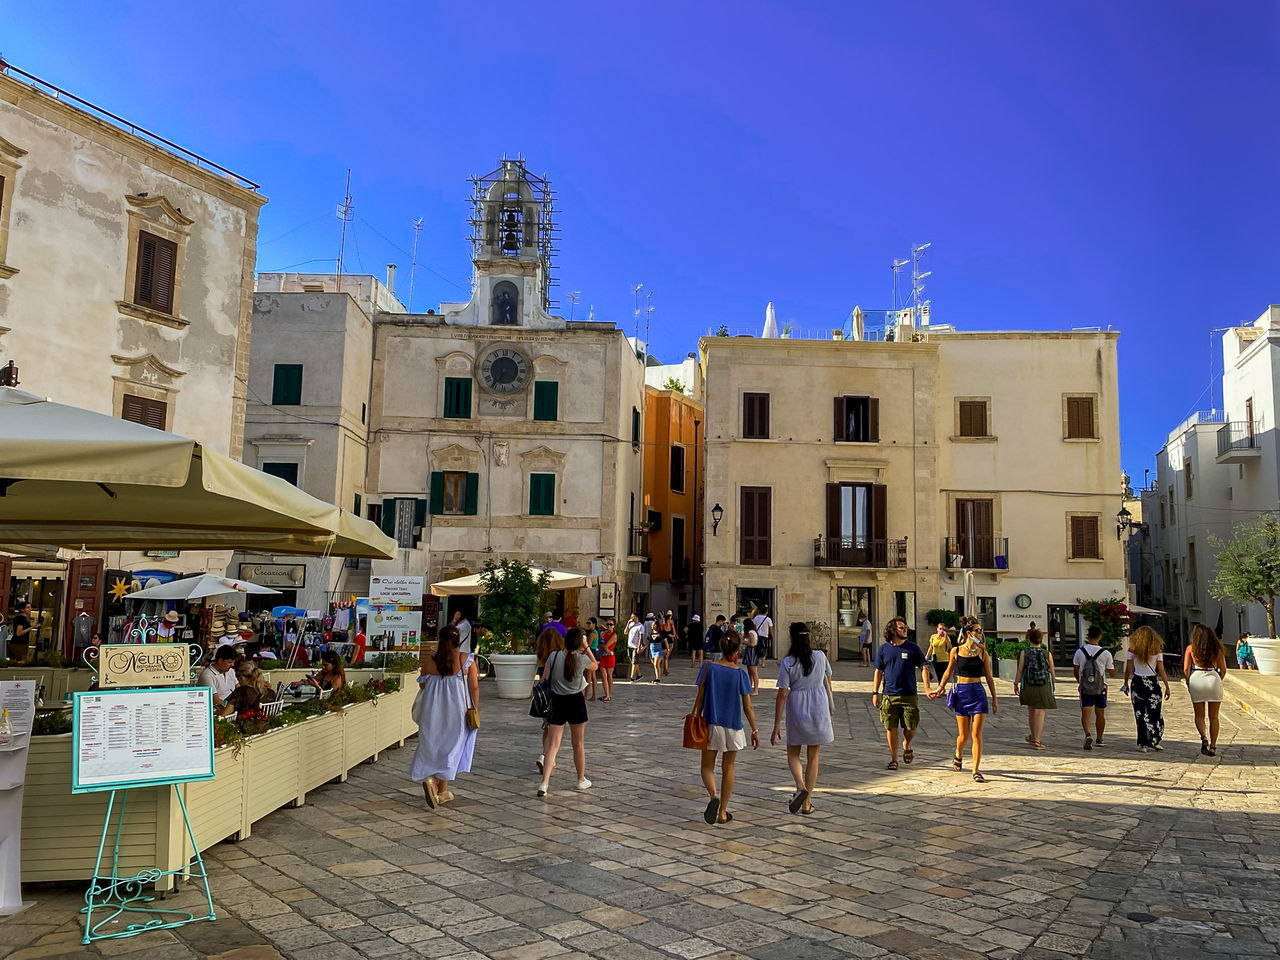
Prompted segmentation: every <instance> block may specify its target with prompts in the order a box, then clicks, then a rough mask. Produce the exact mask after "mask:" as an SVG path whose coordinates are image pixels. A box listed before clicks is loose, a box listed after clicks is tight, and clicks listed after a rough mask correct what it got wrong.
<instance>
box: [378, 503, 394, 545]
mask: <svg viewBox="0 0 1280 960" xmlns="http://www.w3.org/2000/svg"><path fill="white" fill-rule="evenodd" d="M380 522H381V525H382V532H383V533H385V534H386V535H387V536H388V537H394V536H395V535H396V501H395V498H394V497H387V498H386V499H385V500H383V501H382V520H381V521H380Z"/></svg>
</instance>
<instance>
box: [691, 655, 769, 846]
mask: <svg viewBox="0 0 1280 960" xmlns="http://www.w3.org/2000/svg"><path fill="white" fill-rule="evenodd" d="M741 645H742V638H741V637H740V636H738V631H736V630H726V631H725V632H724V636H723V637H722V638H721V639H720V659H719V660H717V661H716V662H715V663H704V664H703V665H702V670H701V671H699V673H698V695H697V697H695V698H694V701H693V710H692V711H691V712H692V713H693V715H694V716H695V717H697V716H701V717H702V718H704V719H705V720H706V721H707V745H706V747H705V748H704V749H703V751H702V771H701V772H702V785H703V786H704V787H706V788H707V796H708V797H709V798H710V799H708V800H707V807H706V809H705V810H704V811H703V812H702V818H703V819H704V820H706V822H707V823H728V822H729V821H730V820H732V819H733V814H732V813H730V812H729V797H730V796H732V795H733V779H734V761H735V760H737V757H738V751H739V750H743V749H745V748H746V746H747V743H748V742H750V744H751V748H752V749H753V750H755V749H758V748H759V746H760V731H759V729H758V728H757V727H756V714H755V711H754V710H753V709H752V708H751V678H750V677H748V676H747V675H746V674H745V673H744V672H743V671H741V670H739V669H738V651H739V649H740V647H741ZM744 720H745V721H746V724H747V725H749V726H750V728H751V739H750V741H748V739H747V733H746V730H744V729H743V721H744ZM716 754H720V756H721V760H720V789H719V791H718V792H717V790H716Z"/></svg>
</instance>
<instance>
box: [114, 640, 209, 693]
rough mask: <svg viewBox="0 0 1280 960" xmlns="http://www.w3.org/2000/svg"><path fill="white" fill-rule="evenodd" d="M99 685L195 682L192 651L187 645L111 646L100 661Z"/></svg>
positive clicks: (141, 685)
mask: <svg viewBox="0 0 1280 960" xmlns="http://www.w3.org/2000/svg"><path fill="white" fill-rule="evenodd" d="M98 664H99V665H98V686H100V687H145V686H171V685H176V684H186V683H190V682H191V649H190V648H189V647H188V646H187V645H186V644H185V643H173V644H163V645H160V644H154V643H121V644H107V645H106V646H104V647H103V648H102V651H101V653H100V655H99V661H98Z"/></svg>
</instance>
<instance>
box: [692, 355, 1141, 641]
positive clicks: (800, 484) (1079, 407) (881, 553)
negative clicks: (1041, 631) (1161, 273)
mask: <svg viewBox="0 0 1280 960" xmlns="http://www.w3.org/2000/svg"><path fill="white" fill-rule="evenodd" d="M1117 336H1118V335H1117V334H1115V333H1111V332H1088V333H956V332H945V333H942V332H936V333H930V334H928V335H927V336H921V337H920V338H918V339H917V341H914V342H912V341H908V342H866V341H848V340H831V341H805V340H785V339H756V338H749V337H733V338H727V337H709V338H705V339H703V340H702V341H701V343H700V358H701V361H702V364H703V367H704V370H705V381H706V462H707V466H706V491H705V497H706V503H707V504H708V508H707V510H706V511H705V512H704V516H705V522H704V531H703V532H704V538H705V544H706V573H705V590H706V608H707V614H708V615H709V616H714V615H716V614H718V613H725V614H727V615H730V614H732V613H734V612H735V611H736V610H738V609H742V608H744V607H749V606H751V605H753V604H767V605H768V606H769V607H770V608H771V610H772V612H773V616H774V619H775V620H776V621H778V622H779V623H782V624H785V623H787V622H789V621H792V620H810V621H817V622H819V623H823V624H827V625H828V626H829V628H830V630H831V641H832V648H833V649H834V650H835V651H836V652H837V653H838V654H839V655H840V656H842V657H846V658H852V657H856V656H858V646H859V645H858V630H857V627H856V621H857V617H858V615H859V614H865V615H867V616H869V617H870V618H871V620H872V622H873V624H874V625H875V629H874V632H875V634H876V635H877V636H878V635H879V633H880V631H881V629H882V626H883V624H884V622H885V621H886V620H888V619H889V618H890V617H891V616H894V615H901V616H904V617H906V619H907V622H908V625H909V626H910V628H911V629H912V630H915V631H916V632H917V634H919V633H920V632H922V631H925V630H926V629H927V625H926V622H925V618H926V613H927V611H928V610H930V609H932V608H934V607H945V608H948V609H959V608H962V607H964V606H965V604H966V581H968V583H969V584H970V589H969V594H970V596H969V597H968V598H967V602H968V604H969V612H971V613H973V615H975V616H978V617H979V618H980V619H982V620H983V621H984V623H985V624H986V626H987V627H988V630H989V632H992V633H994V634H997V635H1011V636H1016V635H1018V634H1021V633H1024V632H1025V630H1026V629H1027V626H1028V624H1029V623H1030V622H1031V621H1035V622H1037V623H1038V624H1039V625H1040V626H1041V627H1045V626H1052V625H1056V626H1057V627H1058V632H1059V634H1060V636H1059V643H1060V644H1061V645H1062V646H1065V647H1069V646H1073V645H1074V643H1075V640H1076V638H1075V635H1074V631H1075V618H1074V616H1073V615H1072V614H1071V612H1070V608H1071V607H1072V606H1073V605H1074V604H1075V603H1076V602H1077V600H1078V599H1080V598H1120V597H1123V596H1124V579H1123V555H1122V553H1121V549H1120V544H1119V541H1118V540H1117V539H1116V538H1114V537H1111V536H1109V535H1108V534H1109V531H1110V525H1111V523H1113V522H1114V519H1113V518H1114V516H1115V514H1116V511H1117V510H1118V509H1119V506H1120V488H1119V479H1118V478H1119V476H1120V463H1119V407H1118V396H1117V390H1116V351H1115V344H1116V338H1117ZM717 505H718V506H719V507H720V508H721V510H722V511H723V514H722V519H721V521H720V523H719V525H718V529H716V528H715V526H716V525H715V522H714V514H715V512H716V510H715V507H716V506H717ZM966 571H972V572H971V573H969V574H966Z"/></svg>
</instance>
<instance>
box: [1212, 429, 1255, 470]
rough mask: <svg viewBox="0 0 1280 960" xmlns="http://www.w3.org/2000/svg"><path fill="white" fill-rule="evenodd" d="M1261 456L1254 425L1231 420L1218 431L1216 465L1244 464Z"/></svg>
mask: <svg viewBox="0 0 1280 960" xmlns="http://www.w3.org/2000/svg"><path fill="white" fill-rule="evenodd" d="M1261 456H1262V448H1261V446H1260V445H1259V443H1258V425H1257V424H1256V423H1250V422H1249V421H1248V420H1232V421H1231V422H1229V423H1224V424H1223V425H1222V426H1221V427H1220V428H1219V429H1218V458H1217V462H1218V463H1246V462H1247V461H1249V460H1256V459H1259V458H1261Z"/></svg>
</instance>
